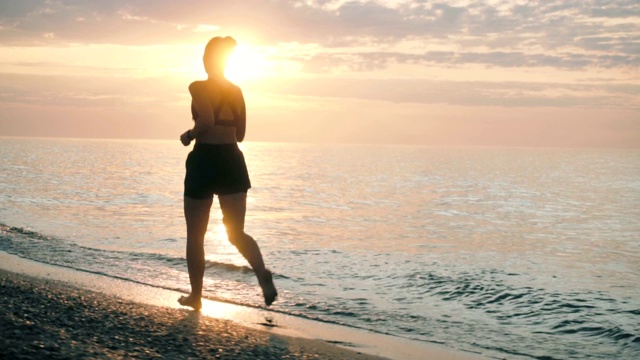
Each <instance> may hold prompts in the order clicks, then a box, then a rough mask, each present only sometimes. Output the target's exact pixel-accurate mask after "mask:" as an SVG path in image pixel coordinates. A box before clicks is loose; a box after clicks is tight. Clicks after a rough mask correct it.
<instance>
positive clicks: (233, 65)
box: [225, 44, 273, 83]
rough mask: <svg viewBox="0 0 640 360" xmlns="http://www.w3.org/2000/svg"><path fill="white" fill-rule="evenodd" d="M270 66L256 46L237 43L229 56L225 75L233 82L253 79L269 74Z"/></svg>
mask: <svg viewBox="0 0 640 360" xmlns="http://www.w3.org/2000/svg"><path fill="white" fill-rule="evenodd" d="M272 66H273V64H272V63H271V62H270V61H269V60H267V58H266V56H265V54H263V53H261V52H260V51H259V50H258V49H257V48H256V47H254V46H250V45H243V44H239V45H238V46H236V48H235V50H234V51H233V54H231V57H230V58H229V62H228V63H227V69H226V71H225V75H226V77H227V78H228V79H229V80H231V81H233V82H235V83H243V82H248V81H255V80H259V79H260V78H263V77H266V76H267V75H269V70H270V68H271V67H272Z"/></svg>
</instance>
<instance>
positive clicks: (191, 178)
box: [184, 143, 251, 199]
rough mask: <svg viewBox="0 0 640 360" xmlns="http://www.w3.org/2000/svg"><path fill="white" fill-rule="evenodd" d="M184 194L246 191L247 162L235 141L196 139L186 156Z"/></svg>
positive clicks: (205, 196)
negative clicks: (207, 142) (200, 141)
mask: <svg viewBox="0 0 640 360" xmlns="http://www.w3.org/2000/svg"><path fill="white" fill-rule="evenodd" d="M186 168H187V174H186V175H185V177H184V196H186V197H190V198H193V199H208V198H211V197H212V196H213V195H214V194H216V195H227V194H235V193H239V192H247V190H249V189H250V188H251V181H249V173H248V172H247V165H246V163H245V161H244V155H243V154H242V151H240V149H239V148H238V144H204V143H197V144H196V145H195V146H194V147H193V150H192V151H191V152H190V153H189V156H188V157H187V163H186Z"/></svg>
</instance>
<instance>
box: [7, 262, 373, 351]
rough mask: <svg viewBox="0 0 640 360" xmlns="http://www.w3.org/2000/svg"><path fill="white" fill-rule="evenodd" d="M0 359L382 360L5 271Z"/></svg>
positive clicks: (307, 340) (323, 344)
mask: <svg viewBox="0 0 640 360" xmlns="http://www.w3.org/2000/svg"><path fill="white" fill-rule="evenodd" d="M0 303H1V304H2V312H0V358H3V359H4V358H6V359H82V358H91V359H102V358H110V359H119V358H141V359H150V358H166V359H193V358H198V359H240V360H241V359H363V360H364V359H369V360H374V359H383V358H381V357H376V356H373V355H366V354H362V353H358V352H355V351H350V350H348V349H344V348H340V347H336V346H332V345H330V344H328V343H326V342H323V341H320V340H311V339H302V338H293V337H287V336H282V335H274V334H271V333H269V332H266V331H261V330H256V329H252V328H248V327H244V326H241V325H238V324H236V323H234V322H231V321H228V320H222V319H215V318H210V317H207V316H204V315H201V314H200V313H199V312H194V311H189V310H186V309H175V308H167V307H161V306H154V305H148V304H141V303H136V302H133V301H129V300H123V299H121V298H118V297H116V296H113V295H108V294H104V293H100V292H96V291H92V290H87V289H82V288H79V287H75V286H73V285H71V284H69V283H67V282H62V281H56V280H50V279H42V278H36V277H31V276H27V275H23V274H17V273H13V272H8V271H5V270H0Z"/></svg>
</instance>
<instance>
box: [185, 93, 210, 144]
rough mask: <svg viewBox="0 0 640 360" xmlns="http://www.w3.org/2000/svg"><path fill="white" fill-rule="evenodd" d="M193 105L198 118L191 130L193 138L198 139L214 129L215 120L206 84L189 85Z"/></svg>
mask: <svg viewBox="0 0 640 360" xmlns="http://www.w3.org/2000/svg"><path fill="white" fill-rule="evenodd" d="M189 92H190V93H191V99H192V104H193V107H194V109H195V113H196V114H198V118H197V119H195V125H194V126H193V129H191V137H192V138H194V139H197V138H198V137H199V136H201V135H202V134H204V133H206V132H207V131H209V129H211V128H213V125H214V122H215V119H214V116H213V108H212V107H211V102H210V101H209V97H208V96H207V95H208V94H207V89H206V84H204V83H199V82H193V83H191V85H189Z"/></svg>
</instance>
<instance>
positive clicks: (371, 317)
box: [0, 138, 640, 359]
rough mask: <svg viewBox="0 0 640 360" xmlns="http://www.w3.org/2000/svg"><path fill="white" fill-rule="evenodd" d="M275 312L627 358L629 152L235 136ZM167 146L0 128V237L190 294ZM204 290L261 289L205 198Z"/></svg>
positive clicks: (635, 274) (503, 350)
mask: <svg viewBox="0 0 640 360" xmlns="http://www.w3.org/2000/svg"><path fill="white" fill-rule="evenodd" d="M241 146H242V149H243V151H244V153H245V157H246V159H247V163H248V167H249V171H250V174H251V179H252V184H253V188H252V189H251V190H250V191H249V196H248V203H247V208H248V210H247V220H246V231H247V232H248V233H249V234H251V235H252V236H253V237H255V238H256V239H257V241H258V243H259V244H260V246H261V248H262V252H263V254H264V257H265V261H266V263H267V266H268V267H269V268H271V269H272V270H273V272H274V274H275V282H276V284H277V286H278V289H279V293H280V296H279V299H278V301H277V302H276V303H275V304H274V305H273V306H272V307H271V308H272V309H273V311H279V312H283V313H287V314H293V315H296V316H301V317H305V318H310V319H315V320H318V321H324V322H332V323H337V324H343V325H345V326H351V327H356V328H361V329H366V330H369V331H374V332H379V333H384V334H389V335H393V336H398V337H402V338H407V339H413V340H415V341H422V342H428V343H441V344H444V345H446V346H449V347H451V348H456V349H461V350H469V351H475V352H479V353H482V354H485V355H487V356H489V357H496V358H509V359H520V358H522V359H526V358H540V359H634V358H640V151H639V150H625V149H606V150H605V149H530V148H526V149H525V148H438V147H419V146H372V145H315V144H279V143H251V142H250V143H245V144H242V145H241ZM188 151H189V148H185V147H183V146H182V145H181V144H180V143H179V142H178V141H177V140H176V141H134V140H79V139H18V138H0V250H2V251H6V252H8V253H11V254H16V255H19V256H21V257H24V258H28V259H32V260H35V261H39V262H43V263H48V264H55V265H60V266H65V267H69V268H73V269H78V270H82V271H89V272H93V273H100V274H104V275H107V276H111V277H117V278H120V279H126V280H129V281H135V282H140V283H145V284H150V285H153V286H158V287H163V288H168V289H176V290H181V291H184V292H188V291H189V280H188V274H187V269H186V261H185V255H184V248H185V225H184V218H183V213H182V181H183V177H184V160H185V158H186V155H187V153H188ZM205 240H206V241H205V252H206V261H207V269H206V274H205V296H206V297H208V298H211V299H216V300H222V301H227V302H232V303H237V304H243V305H247V306H261V304H262V299H261V296H260V290H259V287H258V286H257V284H256V280H255V277H254V276H253V274H252V272H251V270H250V268H249V267H248V266H247V263H246V261H245V260H244V259H243V258H242V257H241V256H240V255H239V254H238V253H237V251H236V249H235V248H234V247H233V246H232V245H230V244H229V243H228V241H227V239H226V235H225V232H224V227H223V226H222V224H221V214H220V211H219V208H218V205H217V202H214V211H212V215H211V221H210V223H209V229H208V232H207V235H206V239H205Z"/></svg>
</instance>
